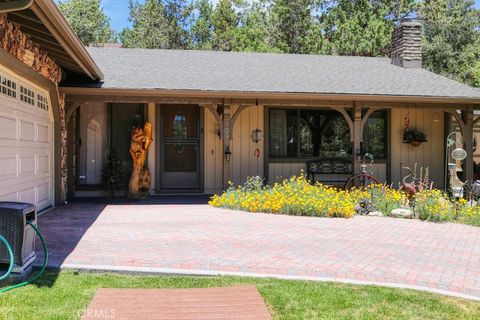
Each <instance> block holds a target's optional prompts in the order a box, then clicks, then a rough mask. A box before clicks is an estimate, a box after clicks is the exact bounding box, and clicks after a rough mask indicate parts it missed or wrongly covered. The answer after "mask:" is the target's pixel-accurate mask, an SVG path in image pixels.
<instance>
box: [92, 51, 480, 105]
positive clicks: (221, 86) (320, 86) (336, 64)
mask: <svg viewBox="0 0 480 320" xmlns="http://www.w3.org/2000/svg"><path fill="white" fill-rule="evenodd" d="M88 52H89V53H90V54H91V55H92V57H93V59H94V60H95V61H96V63H97V64H98V66H99V67H100V69H101V70H102V71H103V73H104V75H105V79H104V83H103V84H102V87H103V88H125V89H127V88H129V89H172V90H201V91H232V92H268V93H270V92H272V93H278V92H279V93H323V94H366V95H399V96H435V97H455V98H474V99H477V98H478V99H479V102H480V90H478V89H475V88H472V87H469V86H467V85H463V84H461V83H458V82H456V81H452V80H449V79H447V78H445V77H443V76H439V75H436V74H434V73H432V72H429V71H426V70H423V69H405V68H401V67H397V66H394V65H392V64H391V63H390V59H386V58H365V57H347V56H319V55H287V54H271V53H233V52H214V51H188V50H152V49H124V48H88Z"/></svg>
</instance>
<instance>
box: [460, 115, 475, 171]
mask: <svg viewBox="0 0 480 320" xmlns="http://www.w3.org/2000/svg"><path fill="white" fill-rule="evenodd" d="M462 120H463V123H464V124H465V135H464V137H463V141H464V144H465V150H466V151H467V158H466V159H465V162H464V171H465V176H464V180H465V181H473V108H472V107H467V108H466V109H465V110H462Z"/></svg>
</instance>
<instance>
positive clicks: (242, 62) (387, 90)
mask: <svg viewBox="0 0 480 320" xmlns="http://www.w3.org/2000/svg"><path fill="white" fill-rule="evenodd" d="M421 33H422V30H421V25H420V24H419V23H417V22H415V21H406V22H402V23H401V24H400V25H399V26H398V27H396V29H395V31H394V34H393V38H392V39H393V48H392V56H391V58H389V59H387V58H368V57H351V56H318V55H288V54H272V53H237V52H212V51H208V52H207V51H189V50H154V49H125V48H118V47H95V48H85V47H83V45H82V44H81V42H80V41H79V39H78V38H77V37H76V35H75V34H74V32H73V31H72V29H71V28H70V26H69V25H68V24H67V22H66V21H65V19H64V18H63V16H62V15H61V13H60V12H59V10H58V8H57V7H56V5H55V4H54V2H53V1H52V0H14V1H0V199H2V200H7V199H8V200H19V201H27V202H32V203H35V204H37V206H38V207H39V208H40V209H45V208H47V207H50V206H55V205H57V204H60V203H63V202H64V201H65V200H66V199H67V198H68V197H74V196H85V195H101V194H102V188H101V182H102V167H103V165H104V163H105V160H106V155H107V153H108V152H109V150H112V149H115V150H116V151H117V153H118V156H119V159H120V161H121V162H123V163H124V171H125V174H126V176H128V172H129V170H130V165H131V160H130V155H129V152H128V150H129V147H130V131H131V128H132V127H134V126H139V125H142V123H143V122H145V121H149V122H150V123H151V124H152V125H153V132H154V137H153V139H154V142H153V143H152V145H151V148H150V152H149V155H148V161H147V162H148V163H147V166H148V168H149V170H150V172H151V174H152V181H151V193H152V194H160V193H205V194H210V193H215V192H220V191H221V190H222V189H224V188H225V187H227V186H228V182H229V181H232V182H233V183H235V184H239V183H242V182H243V181H245V180H246V178H247V177H248V176H259V177H262V178H264V179H265V181H267V182H268V183H274V182H276V181H279V180H281V179H283V178H288V177H290V176H292V175H297V174H300V172H301V171H302V170H304V171H305V170H307V162H308V161H312V160H315V161H317V162H318V163H319V166H320V170H319V172H320V173H319V174H318V176H317V177H316V178H317V179H318V180H325V181H327V182H331V181H335V182H338V181H342V180H344V179H346V178H348V177H349V176H351V175H352V174H353V173H355V172H358V171H359V166H360V161H361V158H362V155H363V154H365V153H371V154H373V155H374V158H375V162H374V164H373V169H372V170H373V171H374V174H375V176H376V177H377V178H378V179H379V180H380V181H382V182H387V183H393V184H394V185H395V184H398V183H399V182H400V181H401V179H402V177H403V176H404V175H405V173H406V172H405V171H404V170H403V169H402V168H403V167H411V168H413V167H414V165H415V163H417V164H418V168H420V167H429V176H430V179H431V180H432V181H433V182H434V183H435V186H437V187H439V188H442V187H444V184H445V172H446V164H445V163H446V160H447V157H449V154H448V153H447V151H448V150H447V147H448V146H447V144H446V137H447V135H448V133H450V132H451V131H452V130H458V131H459V132H461V133H462V135H463V137H464V139H463V142H462V143H461V144H463V147H464V148H465V149H466V150H467V151H468V152H467V158H466V159H465V160H464V161H463V167H460V166H459V170H461V171H463V172H462V176H463V178H464V179H468V180H472V179H473V178H474V175H475V167H474V157H480V153H479V154H477V151H476V139H475V138H474V134H475V132H476V130H475V128H476V127H477V122H476V120H477V116H476V112H475V110H477V109H480V90H478V89H475V88H472V87H469V86H467V85H464V84H461V83H458V82H456V81H453V80H450V79H447V78H445V77H443V76H440V75H437V74H434V73H432V72H429V71H427V70H425V69H422V49H421ZM406 127H409V128H411V129H418V130H420V131H422V132H423V133H425V134H426V137H427V139H426V140H427V142H424V143H422V144H421V145H420V146H413V145H412V144H408V143H404V142H405V141H404V140H405V139H404V132H405V128H406ZM478 128H479V129H480V125H478ZM479 132H480V130H479ZM479 138H480V137H479ZM474 151H475V152H474ZM475 159H476V158H475ZM479 159H480V158H479Z"/></svg>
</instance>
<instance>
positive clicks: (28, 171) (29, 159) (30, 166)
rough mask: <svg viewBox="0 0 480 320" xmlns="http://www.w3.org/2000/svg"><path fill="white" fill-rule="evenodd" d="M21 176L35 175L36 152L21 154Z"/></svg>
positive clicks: (19, 171)
mask: <svg viewBox="0 0 480 320" xmlns="http://www.w3.org/2000/svg"><path fill="white" fill-rule="evenodd" d="M19 161H20V166H19V170H18V173H19V176H20V177H25V176H35V154H30V155H28V154H27V155H20V157H19Z"/></svg>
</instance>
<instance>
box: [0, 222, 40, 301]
mask: <svg viewBox="0 0 480 320" xmlns="http://www.w3.org/2000/svg"><path fill="white" fill-rule="evenodd" d="M27 224H28V225H30V226H31V227H32V228H33V230H35V232H36V233H37V235H38V236H39V238H40V240H41V241H42V246H43V252H44V255H45V259H44V261H43V265H42V268H41V269H40V272H38V273H37V274H36V275H35V277H33V278H32V279H30V280H28V281H24V282H21V283H18V284H14V285H13V286H10V287H6V288H3V289H0V293H4V292H7V291H10V290H13V289H16V288H20V287H23V286H26V285H27V284H30V283H32V282H34V281H36V280H37V279H38V278H40V277H41V276H42V275H43V274H44V273H45V269H47V264H48V248H47V242H46V241H45V238H44V237H43V235H42V234H41V233H40V231H39V230H38V228H37V226H36V225H34V224H33V223H32V222H30V221H27ZM0 241H1V242H3V244H4V245H5V246H6V247H7V250H8V253H9V255H10V266H9V268H8V270H7V273H5V274H4V275H3V276H1V277H0V281H2V280H4V279H6V278H7V277H8V276H9V275H10V273H12V270H13V264H14V257H13V251H12V247H10V244H9V243H8V241H7V240H6V239H5V238H4V237H2V236H1V235H0Z"/></svg>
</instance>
